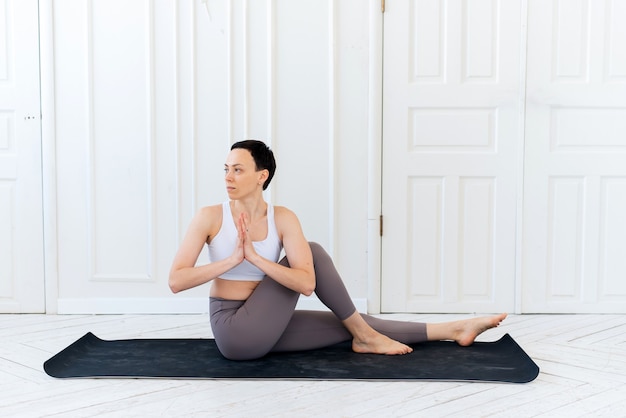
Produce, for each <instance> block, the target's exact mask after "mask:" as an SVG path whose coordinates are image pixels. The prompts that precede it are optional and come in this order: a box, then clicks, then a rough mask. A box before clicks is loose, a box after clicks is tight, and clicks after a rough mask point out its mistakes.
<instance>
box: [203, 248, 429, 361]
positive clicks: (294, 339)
mask: <svg viewBox="0 0 626 418" xmlns="http://www.w3.org/2000/svg"><path fill="white" fill-rule="evenodd" d="M310 245H311V251H312V252H313V264H314V266H315V279H316V287H315V293H316V295H317V297H318V298H319V299H320V301H322V303H324V305H326V306H327V307H328V308H329V309H330V310H331V311H332V312H322V311H304V310H296V309H295V308H296V303H297V302H298V298H299V296H300V294H299V293H298V292H295V291H293V290H290V289H288V288H286V287H284V286H283V285H281V284H280V283H278V282H276V281H274V280H272V279H271V278H270V277H268V276H266V277H265V278H264V279H263V280H262V281H261V283H259V285H258V286H257V288H256V289H255V290H254V292H253V293H252V295H250V297H249V298H248V299H247V300H226V299H221V298H211V303H210V307H211V309H210V311H211V328H212V330H213V335H214V337H215V342H216V343H217V347H218V348H219V350H220V352H221V353H222V355H223V356H224V357H226V358H228V359H231V360H251V359H255V358H260V357H263V356H264V355H266V354H267V353H269V352H271V351H272V352H277V351H300V350H312V349H317V348H322V347H327V346H330V345H333V344H337V343H340V342H343V341H350V340H352V335H351V334H350V333H349V332H348V330H347V329H346V327H345V326H344V325H343V323H342V322H341V321H343V320H345V319H347V318H348V317H350V316H351V315H352V314H353V313H354V312H356V308H355V307H354V304H353V303H352V299H351V298H350V296H349V295H348V292H347V290H346V288H345V286H344V284H343V282H342V280H341V277H340V276H339V273H338V272H337V270H336V269H335V266H334V264H333V261H332V259H331V258H330V256H329V255H328V254H327V253H326V251H324V249H323V248H322V247H321V246H320V245H319V244H316V243H313V242H312V243H310ZM280 264H282V265H284V266H288V265H289V264H288V262H287V260H286V258H283V259H282V260H281V261H280ZM361 316H362V317H363V318H364V319H365V321H366V322H367V323H368V324H369V325H370V326H371V327H372V328H374V329H375V330H377V331H378V332H380V333H381V334H384V335H387V336H388V337H390V338H393V339H394V340H397V341H400V342H403V343H405V344H411V343H417V342H422V341H426V339H427V337H426V324H424V323H419V322H405V321H391V320H383V319H380V318H374V317H372V316H369V315H361Z"/></svg>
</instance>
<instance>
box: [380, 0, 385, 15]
mask: <svg viewBox="0 0 626 418" xmlns="http://www.w3.org/2000/svg"><path fill="white" fill-rule="evenodd" d="M380 11H381V12H382V13H385V0H380Z"/></svg>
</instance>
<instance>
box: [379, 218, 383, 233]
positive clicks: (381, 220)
mask: <svg viewBox="0 0 626 418" xmlns="http://www.w3.org/2000/svg"><path fill="white" fill-rule="evenodd" d="M379 225H380V236H381V237H382V236H383V215H380V223H379Z"/></svg>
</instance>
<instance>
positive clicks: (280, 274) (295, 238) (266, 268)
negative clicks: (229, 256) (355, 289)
mask: <svg viewBox="0 0 626 418" xmlns="http://www.w3.org/2000/svg"><path fill="white" fill-rule="evenodd" d="M274 219H275V223H276V229H277V230H278V235H279V237H281V239H282V242H283V248H284V249H285V254H286V255H287V259H288V260H289V267H285V266H282V265H280V264H278V263H274V262H273V261H270V260H267V259H265V258H263V257H261V256H260V255H258V254H257V253H256V251H254V247H253V246H252V242H251V241H250V239H249V237H248V235H247V233H246V227H247V225H246V219H245V217H244V218H242V219H241V220H240V222H239V234H240V235H241V236H242V237H243V246H244V254H245V258H246V260H248V261H249V262H250V263H252V264H254V265H255V266H256V267H258V268H259V269H260V270H261V271H263V272H264V273H265V274H267V275H268V276H269V277H271V278H272V279H274V280H276V281H277V282H278V283H280V284H282V285H283V286H285V287H287V288H289V289H291V290H293V291H296V292H298V293H302V294H303V295H306V296H310V295H311V294H312V293H313V291H314V290H315V270H314V268H313V255H312V254H311V247H310V246H309V243H308V241H307V240H306V238H305V237H304V234H303V233H302V227H301V226H300V221H299V220H298V218H297V217H296V215H295V214H294V213H293V212H292V211H290V210H289V209H287V208H284V207H280V206H279V207H274Z"/></svg>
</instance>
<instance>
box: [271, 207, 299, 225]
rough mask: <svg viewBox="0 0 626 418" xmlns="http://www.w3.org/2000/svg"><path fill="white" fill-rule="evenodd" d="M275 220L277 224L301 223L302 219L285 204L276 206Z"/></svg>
mask: <svg viewBox="0 0 626 418" xmlns="http://www.w3.org/2000/svg"><path fill="white" fill-rule="evenodd" d="M274 220H275V222H276V225H277V226H288V225H290V224H294V223H295V224H299V223H300V221H299V220H298V217H297V216H296V214H295V212H294V211H292V210H291V209H289V208H286V207H285V206H274Z"/></svg>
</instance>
